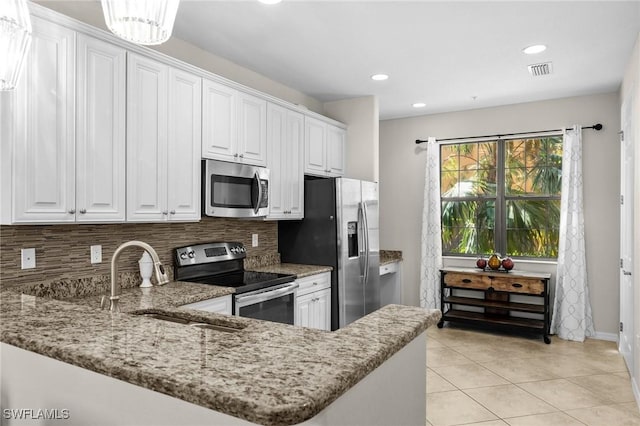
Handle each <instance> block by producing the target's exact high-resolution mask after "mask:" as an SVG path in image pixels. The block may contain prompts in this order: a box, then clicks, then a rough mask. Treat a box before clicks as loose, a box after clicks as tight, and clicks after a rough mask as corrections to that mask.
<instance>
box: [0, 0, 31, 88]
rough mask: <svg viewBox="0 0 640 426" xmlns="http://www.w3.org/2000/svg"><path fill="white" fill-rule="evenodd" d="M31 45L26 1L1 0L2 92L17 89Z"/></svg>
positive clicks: (0, 52) (0, 83) (0, 67)
mask: <svg viewBox="0 0 640 426" xmlns="http://www.w3.org/2000/svg"><path fill="white" fill-rule="evenodd" d="M30 45H31V19H30V18H29V9H28V8H27V2H26V0H0V90H12V89H15V87H16V85H17V84H18V79H19V78H20V71H21V70H22V65H23V64H24V60H25V58H26V57H27V53H28V52H29V46H30Z"/></svg>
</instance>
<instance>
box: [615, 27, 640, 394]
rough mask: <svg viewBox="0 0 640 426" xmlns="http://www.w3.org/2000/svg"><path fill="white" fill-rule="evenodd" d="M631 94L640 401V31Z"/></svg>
mask: <svg viewBox="0 0 640 426" xmlns="http://www.w3.org/2000/svg"><path fill="white" fill-rule="evenodd" d="M629 96H631V97H633V98H634V100H633V102H632V105H633V106H632V111H633V113H632V117H633V118H634V119H635V121H634V122H633V127H634V130H635V131H634V135H633V138H634V139H633V140H634V141H635V145H634V149H635V152H634V155H635V161H634V173H635V176H634V186H635V192H634V193H635V194H636V196H635V198H634V206H633V210H634V221H633V222H634V223H633V232H634V248H633V250H634V260H633V262H634V270H633V272H632V273H633V275H632V277H633V289H634V299H635V300H634V303H633V308H634V309H633V310H634V329H635V333H636V336H635V339H634V340H635V342H634V345H635V348H634V360H633V365H634V377H633V382H634V391H635V392H636V400H637V401H638V402H640V399H639V398H640V394H639V393H638V384H640V278H639V277H638V274H639V271H640V214H638V212H640V197H639V196H637V194H638V189H639V188H640V34H638V39H637V40H636V45H635V47H634V48H633V53H632V55H631V58H629V63H628V65H627V68H626V72H625V75H624V80H623V82H622V87H621V89H620V106H622V103H623V102H624V101H625V99H627V98H628V97H629Z"/></svg>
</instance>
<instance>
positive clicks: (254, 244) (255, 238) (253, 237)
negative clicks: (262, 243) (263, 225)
mask: <svg viewBox="0 0 640 426" xmlns="http://www.w3.org/2000/svg"><path fill="white" fill-rule="evenodd" d="M251 247H258V234H251Z"/></svg>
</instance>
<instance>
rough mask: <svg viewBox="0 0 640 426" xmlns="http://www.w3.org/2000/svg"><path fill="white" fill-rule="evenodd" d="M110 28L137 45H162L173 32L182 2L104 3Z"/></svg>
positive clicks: (133, 0) (124, 0)
mask: <svg viewBox="0 0 640 426" xmlns="http://www.w3.org/2000/svg"><path fill="white" fill-rule="evenodd" d="M101 1H102V12H103V13H104V20H105V22H106V23H107V27H108V28H109V29H110V30H111V32H112V33H114V34H115V35H117V36H118V37H120V38H122V39H125V40H127V41H130V42H133V43H136V44H145V45H153V44H162V43H164V42H165V41H167V40H169V37H171V32H172V31H173V23H174V21H175V20H176V13H177V12H178V5H179V4H180V0H101Z"/></svg>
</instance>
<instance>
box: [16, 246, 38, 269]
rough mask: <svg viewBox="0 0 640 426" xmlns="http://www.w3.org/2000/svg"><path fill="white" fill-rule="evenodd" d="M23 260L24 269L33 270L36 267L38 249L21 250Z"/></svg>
mask: <svg viewBox="0 0 640 426" xmlns="http://www.w3.org/2000/svg"><path fill="white" fill-rule="evenodd" d="M20 255H21V258H22V269H33V268H35V267H36V249H34V248H26V249H22V250H20Z"/></svg>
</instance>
